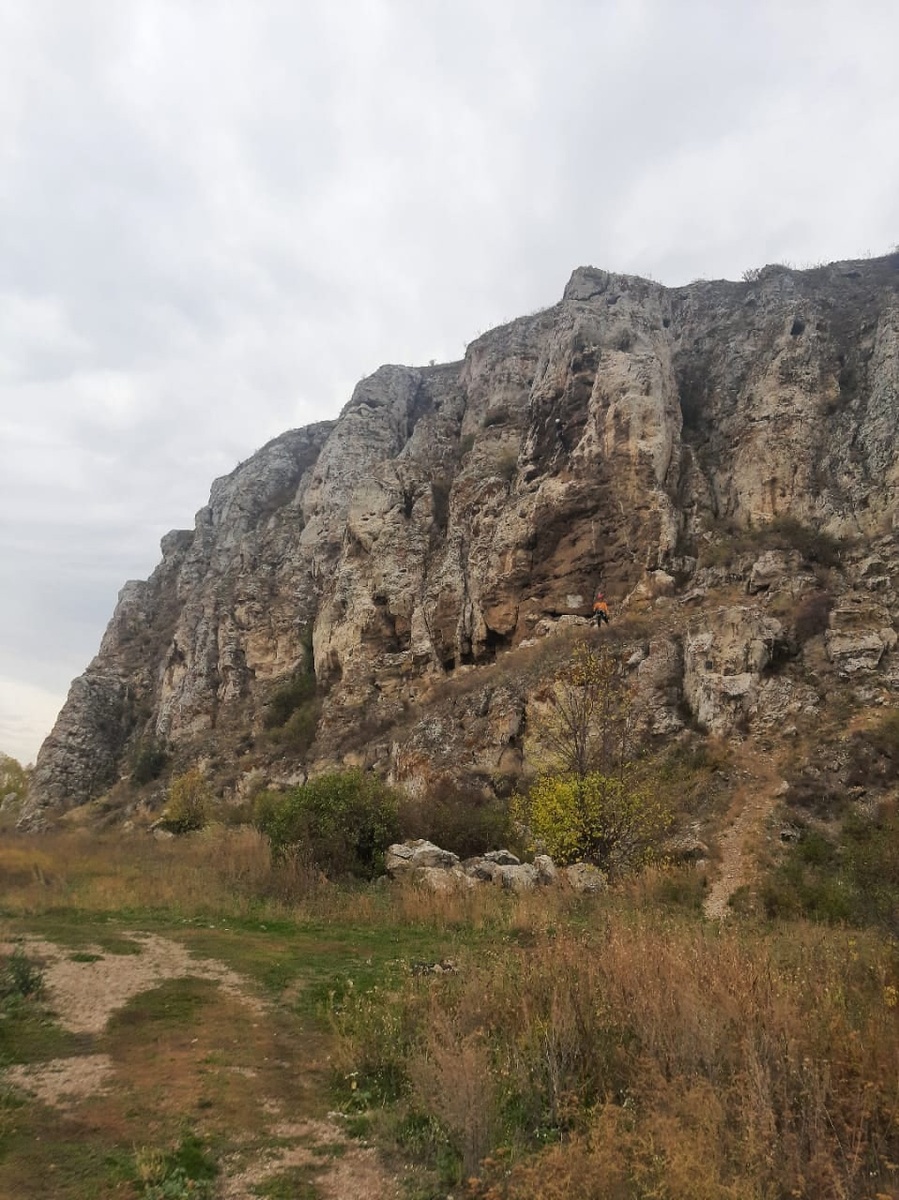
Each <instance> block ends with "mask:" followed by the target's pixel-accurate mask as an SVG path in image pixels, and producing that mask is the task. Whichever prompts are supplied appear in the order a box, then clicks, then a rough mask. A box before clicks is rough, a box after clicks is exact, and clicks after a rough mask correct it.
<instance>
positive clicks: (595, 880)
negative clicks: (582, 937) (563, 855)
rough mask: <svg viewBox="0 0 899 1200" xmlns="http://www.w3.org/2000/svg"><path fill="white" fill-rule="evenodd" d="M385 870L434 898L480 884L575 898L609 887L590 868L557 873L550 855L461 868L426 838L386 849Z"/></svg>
mask: <svg viewBox="0 0 899 1200" xmlns="http://www.w3.org/2000/svg"><path fill="white" fill-rule="evenodd" d="M385 865H386V869H387V874H388V875H389V876H390V878H391V879H395V880H408V881H411V882H414V883H418V884H421V885H422V886H423V887H426V888H429V889H430V890H431V891H434V892H446V891H451V890H453V889H456V888H472V887H477V886H478V885H479V884H492V885H493V886H495V887H502V888H506V889H507V890H508V891H512V892H529V891H533V890H534V888H537V887H559V886H563V887H568V888H571V889H572V890H573V891H576V892H601V891H604V890H605V888H606V887H607V886H608V880H607V878H606V875H605V872H604V871H600V869H599V868H598V867H595V866H593V865H592V863H572V864H571V865H570V866H567V867H557V866H556V864H555V863H554V862H553V860H552V859H551V858H550V857H549V855H548V854H538V855H537V856H536V857H535V859H534V861H533V863H523V862H522V861H521V860H520V859H519V858H517V857H516V856H515V855H514V854H511V853H510V852H509V851H508V850H490V851H488V852H487V853H486V854H480V855H477V856H475V857H474V858H467V859H465V860H464V862H463V861H462V860H461V859H460V858H459V856H458V854H453V852H452V851H451V850H444V849H442V847H440V846H436V845H435V844H434V843H433V842H429V841H427V840H425V839H424V838H417V839H415V840H413V841H407V842H397V843H395V844H394V845H392V846H389V847H388V849H387V856H386V863H385Z"/></svg>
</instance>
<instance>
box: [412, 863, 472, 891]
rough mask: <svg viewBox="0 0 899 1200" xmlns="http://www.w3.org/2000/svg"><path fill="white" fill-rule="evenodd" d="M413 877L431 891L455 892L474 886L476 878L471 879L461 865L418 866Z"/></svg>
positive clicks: (413, 872)
mask: <svg viewBox="0 0 899 1200" xmlns="http://www.w3.org/2000/svg"><path fill="white" fill-rule="evenodd" d="M412 879H413V881H414V882H415V883H417V884H420V885H421V886H422V887H425V888H427V889H428V891H431V892H453V891H456V890H457V889H461V888H470V887H474V880H473V879H469V877H468V876H467V875H466V874H465V872H464V871H463V870H462V868H461V867H459V866H454V867H416V868H415V869H414V870H413V871H412Z"/></svg>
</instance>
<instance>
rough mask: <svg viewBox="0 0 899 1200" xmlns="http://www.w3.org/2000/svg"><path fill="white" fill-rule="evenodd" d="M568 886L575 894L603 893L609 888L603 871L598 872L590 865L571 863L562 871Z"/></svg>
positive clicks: (596, 868)
mask: <svg viewBox="0 0 899 1200" xmlns="http://www.w3.org/2000/svg"><path fill="white" fill-rule="evenodd" d="M563 874H564V876H565V878H566V879H567V880H568V885H569V887H570V888H572V890H573V891H575V892H588V893H596V892H604V891H605V890H606V888H607V887H608V886H609V880H608V876H607V875H606V873H605V871H600V869H599V867H595V866H594V865H593V864H592V863H583V862H578V863H572V864H571V866H569V867H566V868H565V870H564V871H563Z"/></svg>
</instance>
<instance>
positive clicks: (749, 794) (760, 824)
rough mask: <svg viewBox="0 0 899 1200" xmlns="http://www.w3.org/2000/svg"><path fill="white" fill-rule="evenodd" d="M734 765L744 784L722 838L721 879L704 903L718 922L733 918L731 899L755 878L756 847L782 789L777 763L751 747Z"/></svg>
mask: <svg viewBox="0 0 899 1200" xmlns="http://www.w3.org/2000/svg"><path fill="white" fill-rule="evenodd" d="M735 765H736V767H737V770H738V771H739V772H740V775H741V776H742V780H741V783H740V786H739V787H738V788H737V791H736V794H735V797H734V802H733V804H732V806H731V812H730V816H731V824H730V825H729V826H728V828H727V829H726V830H725V831H724V833H723V834H722V835H721V841H720V847H721V863H720V866H719V870H718V875H717V877H716V878H715V879H714V880H713V881H712V884H711V886H710V888H709V891H708V895H707V896H706V898H705V901H704V903H703V912H704V913H705V915H706V916H707V917H708V918H709V919H710V920H716V921H722V920H724V919H725V918H726V917H728V916H729V915H730V912H731V910H730V907H729V901H730V898H731V896H733V894H734V892H736V891H737V890H738V889H739V888H741V887H744V886H745V885H746V884H749V883H751V882H752V881H753V879H754V878H755V873H756V869H757V864H756V852H757V846H758V843H759V841H760V840H761V838H762V837H763V836H764V832H765V826H766V825H767V823H768V821H769V819H770V817H771V814H772V813H773V811H774V809H775V807H776V806H777V801H778V796H779V793H780V789H781V788H782V786H783V779H782V776H781V774H780V770H779V767H778V764H777V762H776V761H775V760H774V759H773V758H772V756H771V755H770V754H766V753H764V752H763V751H761V750H760V749H759V748H758V747H756V746H755V745H754V744H752V743H746V745H745V746H743V747H741V749H740V751H739V753H738V754H737V755H736V756H735Z"/></svg>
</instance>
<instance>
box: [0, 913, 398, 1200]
mask: <svg viewBox="0 0 899 1200" xmlns="http://www.w3.org/2000/svg"><path fill="white" fill-rule="evenodd" d="M127 936H129V937H131V938H133V939H134V940H135V941H136V942H138V943H139V945H140V947H141V951H140V953H139V954H104V953H103V951H102V950H101V949H100V948H99V947H89V948H88V951H89V952H90V953H92V954H96V955H97V958H96V961H93V962H73V961H72V958H71V954H72V951H71V949H70V948H69V947H65V946H57V945H55V944H54V943H52V942H47V941H43V940H41V939H38V938H33V939H28V940H27V941H26V943H25V945H26V948H27V952H28V954H29V957H34V958H37V959H39V960H40V961H41V962H42V964H43V965H44V969H45V974H44V981H45V986H46V991H47V1001H48V1004H49V1007H50V1008H51V1009H52V1010H53V1012H54V1013H55V1015H56V1017H57V1019H58V1020H59V1023H60V1024H61V1025H62V1026H63V1027H64V1028H65V1029H68V1030H71V1031H72V1032H73V1033H88V1034H96V1033H102V1031H103V1030H104V1029H105V1027H106V1024H107V1022H108V1020H109V1018H110V1017H111V1016H112V1015H113V1013H115V1012H116V1011H117V1010H118V1009H120V1008H121V1007H122V1006H123V1005H124V1004H126V1003H127V1002H128V1001H129V1000H130V999H131V998H132V997H134V996H136V995H138V994H139V993H141V992H144V991H148V990H150V989H151V988H154V987H157V986H158V985H159V984H160V983H162V982H164V981H165V980H167V979H178V978H183V977H185V976H192V977H194V978H201V979H209V980H212V981H214V982H215V983H217V984H218V985H219V987H221V988H222V990H223V991H225V992H227V993H228V994H230V995H231V996H234V997H237V998H238V999H239V1000H240V1001H241V1003H242V1004H244V1005H245V1006H246V1007H247V1008H249V1009H250V1010H251V1011H252V1012H253V1013H254V1014H256V1015H259V1016H262V1015H264V1014H265V1011H266V1009H265V1005H264V1004H263V1003H262V1002H261V1001H260V999H259V998H258V996H256V995H255V994H254V993H253V991H252V989H251V987H250V985H249V984H248V982H247V981H246V980H244V979H243V978H241V976H239V975H238V974H236V973H235V972H234V971H232V970H230V969H229V968H228V967H227V966H225V964H224V963H221V962H217V961H215V960H214V959H204V958H194V957H192V956H191V954H190V953H189V952H188V951H187V950H186V949H185V947H184V946H182V945H180V944H179V943H178V942H174V941H170V940H169V939H168V938H162V937H159V936H157V935H156V934H149V933H131V934H129V935H127ZM12 949H13V947H12V946H11V945H6V946H0V952H5V953H9V952H11V951H12ZM237 1069H240V1070H242V1071H245V1070H246V1068H237ZM3 1077H4V1078H5V1080H6V1081H7V1082H8V1083H10V1084H13V1085H14V1086H16V1087H18V1088H20V1089H22V1090H23V1091H25V1092H28V1093H29V1094H31V1095H32V1096H35V1097H36V1098H37V1099H39V1100H41V1101H42V1102H43V1103H45V1104H49V1105H52V1106H54V1107H56V1108H60V1109H62V1110H68V1109H70V1108H72V1107H73V1106H74V1105H75V1104H77V1103H78V1102H79V1101H81V1100H84V1099H86V1098H88V1097H90V1096H93V1095H97V1094H99V1093H102V1092H109V1091H111V1090H113V1089H114V1085H115V1076H114V1074H113V1064H112V1061H111V1060H110V1058H109V1056H108V1055H105V1054H85V1055H74V1056H72V1057H70V1058H64V1059H54V1060H53V1061H51V1062H46V1063H39V1064H31V1065H29V1066H15V1067H11V1068H9V1069H8V1070H7V1071H5V1072H4V1073H3ZM263 1108H264V1111H265V1112H266V1113H268V1114H269V1115H270V1116H271V1121H272V1124H271V1128H270V1132H271V1134H272V1136H273V1137H277V1138H279V1139H282V1140H284V1141H287V1142H291V1141H293V1142H296V1143H297V1144H295V1145H287V1146H281V1147H277V1148H273V1149H270V1150H266V1151H263V1152H262V1153H259V1154H257V1155H256V1157H255V1158H254V1159H253V1161H251V1162H249V1163H247V1162H246V1161H245V1157H244V1159H243V1160H242V1161H241V1162H240V1163H237V1162H229V1161H227V1160H226V1161H225V1162H224V1163H223V1164H222V1168H223V1169H222V1174H221V1176H220V1178H219V1185H218V1189H217V1196H218V1197H219V1198H220V1200H255V1194H254V1192H253V1191H252V1188H253V1187H255V1186H257V1185H258V1184H259V1183H261V1182H263V1181H264V1180H266V1179H268V1178H270V1177H271V1176H273V1175H278V1174H280V1173H281V1172H283V1171H285V1170H287V1169H288V1168H290V1167H292V1166H315V1167H316V1169H317V1173H316V1175H315V1186H316V1187H317V1188H318V1190H319V1191H320V1192H321V1194H322V1196H323V1197H325V1200H358V1198H359V1197H366V1198H373V1197H379V1198H380V1197H384V1200H393V1198H394V1197H398V1196H399V1194H400V1190H399V1184H398V1182H397V1180H396V1179H394V1178H393V1177H391V1176H390V1175H389V1174H388V1173H387V1172H386V1171H385V1170H384V1168H383V1166H382V1165H381V1163H380V1161H379V1159H378V1156H377V1153H376V1151H375V1150H373V1149H371V1148H368V1147H365V1146H364V1145H360V1144H359V1143H357V1142H353V1141H351V1140H350V1139H348V1138H347V1137H346V1135H345V1133H344V1132H343V1129H342V1128H341V1125H340V1123H339V1121H338V1119H337V1115H336V1114H335V1116H334V1117H329V1119H328V1120H327V1121H304V1122H301V1123H293V1124H291V1123H290V1122H289V1120H288V1114H285V1113H284V1112H283V1111H282V1110H281V1107H280V1105H279V1104H278V1103H277V1102H276V1101H274V1100H272V1101H268V1102H266V1103H265V1104H264V1105H263ZM335 1145H336V1146H339V1147H340V1150H341V1153H340V1156H339V1157H332V1158H328V1157H326V1156H324V1155H323V1154H322V1153H319V1154H316V1153H315V1149H314V1148H315V1147H316V1146H319V1147H325V1146H335Z"/></svg>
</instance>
